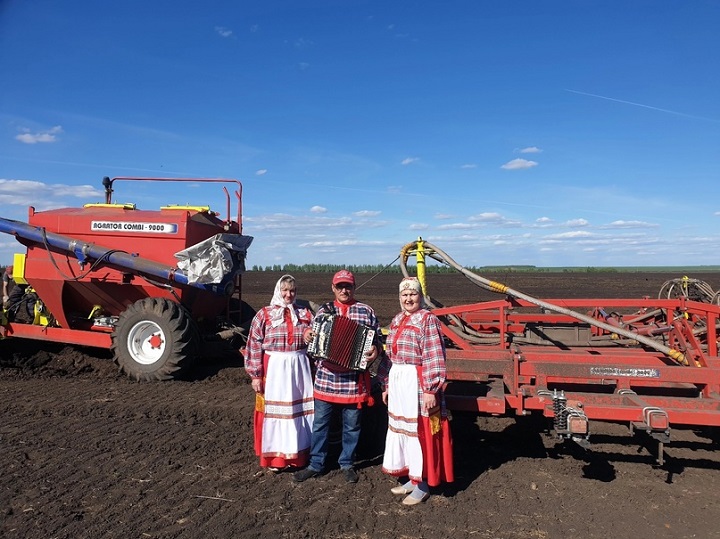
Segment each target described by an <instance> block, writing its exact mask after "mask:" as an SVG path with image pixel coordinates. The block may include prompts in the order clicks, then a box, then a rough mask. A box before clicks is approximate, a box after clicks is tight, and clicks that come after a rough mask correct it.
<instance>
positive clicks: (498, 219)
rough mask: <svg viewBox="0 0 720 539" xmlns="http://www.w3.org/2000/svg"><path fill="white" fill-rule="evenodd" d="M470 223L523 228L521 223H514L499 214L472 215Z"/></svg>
mask: <svg viewBox="0 0 720 539" xmlns="http://www.w3.org/2000/svg"><path fill="white" fill-rule="evenodd" d="M468 221H470V222H475V223H483V224H490V225H498V226H522V223H520V221H513V220H512V219H508V218H507V217H503V216H502V215H500V214H499V213H495V212H483V213H479V214H477V215H472V216H470V217H469V218H468Z"/></svg>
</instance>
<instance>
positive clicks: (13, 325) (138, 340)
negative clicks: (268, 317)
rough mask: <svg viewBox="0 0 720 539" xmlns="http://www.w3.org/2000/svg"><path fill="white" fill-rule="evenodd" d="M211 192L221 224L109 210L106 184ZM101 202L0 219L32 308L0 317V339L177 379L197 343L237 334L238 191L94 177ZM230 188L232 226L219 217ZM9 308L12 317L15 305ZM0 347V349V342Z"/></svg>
mask: <svg viewBox="0 0 720 539" xmlns="http://www.w3.org/2000/svg"><path fill="white" fill-rule="evenodd" d="M120 181H122V182H134V183H133V185H134V186H139V184H138V183H136V182H159V185H160V186H161V187H165V186H168V185H170V183H174V184H175V185H176V186H177V184H178V183H183V182H187V183H185V185H193V186H203V187H205V186H207V185H210V184H218V183H219V184H222V190H223V192H224V195H225V199H226V203H227V208H226V209H227V215H226V216H225V218H222V217H221V216H220V215H219V214H218V213H217V212H214V211H211V210H210V208H209V206H199V205H198V206H187V205H185V206H181V205H168V206H164V207H162V208H160V209H159V210H157V211H149V210H140V209H137V208H136V206H135V204H131V203H117V202H114V201H113V198H112V195H113V192H114V186H115V184H116V183H117V182H120ZM103 186H104V188H105V201H104V202H103V203H94V204H86V205H84V206H83V207H81V208H61V209H53V210H47V211H35V209H34V208H33V207H30V208H29V215H28V222H27V223H24V222H20V221H13V220H9V219H4V218H0V232H4V233H6V234H11V235H13V236H14V237H15V239H16V240H17V241H18V242H19V243H21V244H22V245H24V246H25V247H26V252H25V253H18V254H16V255H15V260H14V274H13V275H14V279H15V281H16V282H17V283H19V284H20V285H22V286H26V287H27V289H26V294H25V298H24V300H25V302H26V304H32V305H33V309H32V310H31V316H30V317H29V319H27V320H25V321H24V322H23V321H21V318H22V317H21V316H16V315H17V314H18V313H17V312H13V311H10V312H7V311H5V312H4V313H3V318H2V321H1V322H2V323H0V337H2V338H4V339H8V338H25V339H39V340H45V341H52V342H60V343H70V344H76V345H84V346H91V347H99V348H107V349H110V350H112V353H113V357H114V359H115V361H116V362H117V363H118V365H119V366H120V367H121V369H122V370H123V371H124V372H125V373H126V374H128V375H129V376H131V377H133V378H135V379H138V380H156V379H169V378H173V377H177V376H179V375H181V374H182V373H183V372H185V371H186V370H187V369H188V368H189V367H190V366H191V365H192V363H193V362H194V361H195V360H196V359H197V357H198V355H199V353H200V351H201V349H202V348H203V344H204V343H205V342H209V340H213V341H216V340H218V339H220V338H222V337H226V338H227V337H230V338H233V337H234V336H237V335H240V334H241V333H242V324H243V322H244V321H243V320H242V311H243V309H242V305H243V304H242V298H241V297H240V283H241V275H242V272H243V271H244V269H245V256H246V253H247V249H248V247H249V246H250V244H251V242H252V237H250V236H245V235H243V231H242V184H241V183H240V182H238V181H237V180H226V179H210V178H186V179H177V178H124V177H122V178H113V179H110V178H107V177H106V178H104V179H103ZM228 187H230V188H231V189H233V195H234V197H235V198H236V201H237V217H236V219H232V218H231V215H230V207H231V195H230V191H229V190H228ZM16 310H17V308H16ZM1 344H2V343H1V342H0V345H1Z"/></svg>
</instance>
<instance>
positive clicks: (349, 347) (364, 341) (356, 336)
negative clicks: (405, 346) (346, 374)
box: [307, 314, 375, 371]
mask: <svg viewBox="0 0 720 539" xmlns="http://www.w3.org/2000/svg"><path fill="white" fill-rule="evenodd" d="M312 330H313V333H314V336H313V339H312V340H311V341H310V343H309V344H308V348H307V351H308V354H310V355H312V356H314V357H315V358H319V359H322V360H323V361H327V362H330V363H333V364H335V365H339V366H341V367H345V368H346V369H351V370H354V371H364V370H366V369H367V367H368V361H367V357H365V353H366V352H368V351H369V350H370V348H371V347H372V345H373V341H374V339H375V330H374V329H372V328H370V327H368V326H366V325H364V324H358V323H357V322H355V321H354V320H350V319H349V318H348V317H346V316H340V315H337V314H320V315H318V316H317V317H315V320H314V321H313V324H312Z"/></svg>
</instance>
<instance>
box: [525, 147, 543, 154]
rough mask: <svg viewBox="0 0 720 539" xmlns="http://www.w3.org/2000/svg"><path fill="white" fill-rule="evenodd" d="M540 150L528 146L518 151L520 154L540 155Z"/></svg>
mask: <svg viewBox="0 0 720 539" xmlns="http://www.w3.org/2000/svg"><path fill="white" fill-rule="evenodd" d="M541 152H542V150H541V149H540V148H538V147H537V146H528V147H527V148H523V149H522V150H520V153H541Z"/></svg>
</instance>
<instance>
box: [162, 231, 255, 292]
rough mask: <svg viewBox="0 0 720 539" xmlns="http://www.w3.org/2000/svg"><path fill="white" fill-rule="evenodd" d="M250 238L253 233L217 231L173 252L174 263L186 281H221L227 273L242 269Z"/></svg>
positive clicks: (243, 269)
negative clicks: (241, 233) (175, 261)
mask: <svg viewBox="0 0 720 539" xmlns="http://www.w3.org/2000/svg"><path fill="white" fill-rule="evenodd" d="M252 240H253V237H252V236H241V235H240V234H216V235H215V236H213V237H212V238H208V239H206V240H204V241H201V242H200V243H196V244H195V245H192V246H190V247H188V248H187V249H184V250H182V251H179V252H177V253H175V258H177V259H178V263H177V266H178V268H180V269H181V270H183V272H184V273H185V275H186V276H187V279H188V282H189V283H202V284H216V283H220V282H221V281H222V280H223V278H225V277H226V276H227V275H234V274H236V273H238V272H240V271H245V256H246V255H247V250H248V247H250V244H251V243H252Z"/></svg>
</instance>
